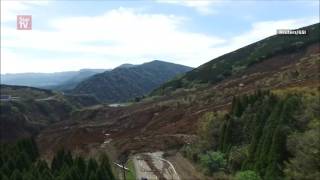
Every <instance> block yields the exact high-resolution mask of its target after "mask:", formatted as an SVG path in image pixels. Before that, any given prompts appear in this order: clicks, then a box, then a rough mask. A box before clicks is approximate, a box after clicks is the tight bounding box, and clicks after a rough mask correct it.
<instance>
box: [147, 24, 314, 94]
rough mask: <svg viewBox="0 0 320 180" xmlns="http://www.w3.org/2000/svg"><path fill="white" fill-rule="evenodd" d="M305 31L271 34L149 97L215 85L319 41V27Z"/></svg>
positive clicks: (160, 89) (207, 64) (162, 88)
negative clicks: (288, 34) (269, 60)
mask: <svg viewBox="0 0 320 180" xmlns="http://www.w3.org/2000/svg"><path fill="white" fill-rule="evenodd" d="M302 29H307V31H308V35H306V36H294V35H290V36H285V35H275V36H271V37H268V38H266V39H263V40H261V41H259V42H256V43H253V44H251V45H248V46H246V47H243V48H240V49H238V50H236V51H234V52H231V53H228V54H225V55H223V56H220V57H218V58H216V59H213V60H211V61H209V62H207V63H205V64H203V65H201V66H200V67H198V68H196V69H194V70H192V71H190V72H188V73H186V74H185V75H184V76H182V77H180V78H177V79H175V80H172V81H169V82H167V83H165V84H163V85H162V86H161V87H160V88H158V89H156V90H155V91H153V92H152V94H151V95H161V94H165V93H166V92H168V91H173V90H175V89H178V88H187V87H191V86H192V85H193V84H195V83H217V82H220V81H222V80H224V79H225V78H227V77H229V76H231V75H236V74H238V73H240V72H243V71H245V69H247V68H248V67H250V66H252V65H254V64H257V63H259V62H261V61H264V60H265V59H268V58H270V57H273V56H275V55H279V54H288V53H293V52H296V51H298V50H301V49H303V48H305V47H307V46H308V45H310V44H313V43H316V42H319V41H320V35H319V34H320V32H319V31H320V24H319V23H318V24H314V25H311V26H308V27H304V28H302Z"/></svg>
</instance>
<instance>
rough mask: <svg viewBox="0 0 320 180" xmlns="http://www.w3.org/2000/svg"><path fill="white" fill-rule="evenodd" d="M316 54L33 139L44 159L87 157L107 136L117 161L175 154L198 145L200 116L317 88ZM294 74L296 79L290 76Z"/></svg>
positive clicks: (99, 114)
mask: <svg viewBox="0 0 320 180" xmlns="http://www.w3.org/2000/svg"><path fill="white" fill-rule="evenodd" d="M316 53H318V55H319V53H320V49H319V44H315V45H312V46H309V48H307V50H306V51H303V52H300V53H296V54H291V55H279V56H275V57H272V58H270V59H268V60H265V61H264V62H262V63H261V64H257V65H255V66H253V67H251V68H249V69H248V71H246V73H244V74H242V76H236V77H230V78H229V79H226V80H224V81H223V82H221V83H218V84H215V85H211V86H208V87H204V88H201V89H200V90H199V89H198V90H195V91H190V92H187V91H181V92H178V93H175V94H174V95H173V94H172V95H168V96H164V97H160V98H158V99H154V100H150V101H146V102H142V103H138V104H134V105H131V106H128V107H113V108H111V107H107V106H101V107H96V108H91V109H90V108H89V109H86V110H83V111H79V112H75V113H73V115H72V116H71V117H70V119H68V120H67V121H64V122H59V123H56V124H54V125H52V126H50V127H48V128H47V129H45V130H44V131H42V133H41V134H40V135H39V137H38V139H37V140H38V144H39V145H40V150H41V152H42V153H43V154H47V155H48V154H51V153H52V152H53V151H55V150H57V149H58V148H59V147H61V146H63V147H66V148H68V149H71V150H78V151H81V152H82V153H88V152H90V151H91V150H92V149H94V148H99V147H100V145H101V144H102V143H103V141H104V134H105V133H108V134H110V138H111V139H112V142H111V145H112V146H114V147H115V149H116V150H117V154H118V155H119V154H121V153H123V152H130V153H136V152H145V151H158V150H167V149H176V148H179V147H181V146H182V145H184V144H185V143H190V142H192V141H195V140H196V139H197V138H196V136H195V134H196V130H197V124H198V121H199V119H200V117H201V116H203V114H204V113H206V112H212V111H218V110H228V109H229V108H230V105H231V101H232V98H233V96H235V95H240V94H243V93H251V92H253V91H255V90H256V89H257V88H259V87H262V88H267V89H279V88H287V87H300V86H305V87H310V88H312V87H317V86H319V72H318V70H319V69H318V67H317V66H315V65H314V64H312V62H313V61H311V60H308V58H310V55H314V54H316ZM302 58H307V59H302ZM317 58H319V56H318V57H317ZM296 69H299V72H300V75H299V77H294V76H291V73H292V72H294V71H295V70H296ZM281 78H284V79H285V80H282V79H281ZM240 84H242V86H240ZM186 99H189V100H186Z"/></svg>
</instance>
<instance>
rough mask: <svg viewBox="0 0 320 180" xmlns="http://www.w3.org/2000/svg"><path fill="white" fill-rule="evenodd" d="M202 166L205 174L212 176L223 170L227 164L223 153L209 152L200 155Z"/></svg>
mask: <svg viewBox="0 0 320 180" xmlns="http://www.w3.org/2000/svg"><path fill="white" fill-rule="evenodd" d="M200 164H201V166H202V167H203V168H204V171H205V173H206V174H209V175H211V174H213V173H214V172H217V171H220V170H223V169H224V168H225V167H226V165H227V162H226V160H225V158H224V154H223V153H221V152H215V151H209V152H207V153H205V154H202V155H200Z"/></svg>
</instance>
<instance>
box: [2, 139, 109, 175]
mask: <svg viewBox="0 0 320 180" xmlns="http://www.w3.org/2000/svg"><path fill="white" fill-rule="evenodd" d="M0 174H1V179H2V180H6V179H10V180H34V179H41V180H51V179H55V180H56V179H57V180H113V179H115V178H114V175H113V173H112V170H111V166H110V163H109V159H108V157H107V156H106V155H105V154H102V155H101V156H100V157H99V159H98V160H96V159H93V158H90V159H85V158H83V157H81V156H77V157H73V156H72V154H71V152H69V151H65V150H60V151H58V152H57V153H56V154H55V156H54V158H53V159H52V161H51V164H50V163H47V161H45V160H42V159H41V158H40V157H39V152H38V149H37V146H36V144H35V142H34V140H33V139H23V140H18V141H17V142H16V143H3V144H1V147H0Z"/></svg>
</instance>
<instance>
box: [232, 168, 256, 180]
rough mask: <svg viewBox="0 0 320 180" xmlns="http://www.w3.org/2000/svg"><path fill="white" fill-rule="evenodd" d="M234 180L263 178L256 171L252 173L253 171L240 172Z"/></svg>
mask: <svg viewBox="0 0 320 180" xmlns="http://www.w3.org/2000/svg"><path fill="white" fill-rule="evenodd" d="M234 179H235V180H262V179H261V177H260V176H259V175H258V174H257V173H256V172H255V171H251V170H247V171H240V172H238V173H237V174H236V176H235V178H234Z"/></svg>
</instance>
